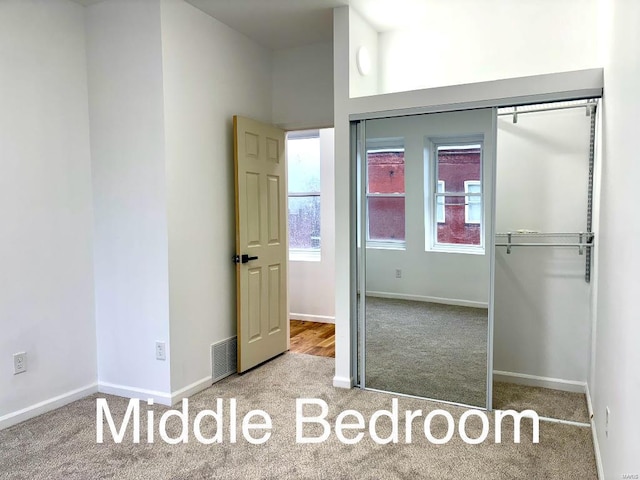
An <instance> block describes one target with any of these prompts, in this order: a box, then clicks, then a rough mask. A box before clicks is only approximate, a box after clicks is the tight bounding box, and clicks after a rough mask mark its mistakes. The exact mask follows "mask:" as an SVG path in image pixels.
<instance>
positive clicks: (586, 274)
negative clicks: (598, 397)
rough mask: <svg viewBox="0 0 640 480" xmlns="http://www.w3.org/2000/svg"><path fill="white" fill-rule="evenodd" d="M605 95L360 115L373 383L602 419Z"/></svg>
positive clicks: (363, 326)
mask: <svg viewBox="0 0 640 480" xmlns="http://www.w3.org/2000/svg"><path fill="white" fill-rule="evenodd" d="M597 106H598V103H597V100H596V99H584V100H571V101H565V102H556V103H548V104H537V105H532V104H529V105H518V106H511V107H501V108H482V109H475V110H466V111H457V112H444V113H425V114H420V115H408V116H402V115H398V116H393V115H390V116H389V117H388V118H379V117H378V118H372V119H366V120H361V121H357V122H353V124H352V145H353V148H352V165H353V167H354V169H353V172H354V176H355V178H356V182H355V184H354V188H353V193H354V194H353V197H352V200H353V205H354V209H355V212H354V213H355V215H354V216H355V217H356V218H357V219H358V221H357V226H356V228H355V230H356V232H355V240H356V241H355V244H356V245H355V247H354V248H355V250H354V253H355V258H356V272H354V273H355V274H356V277H357V280H356V283H357V291H356V294H355V298H353V299H352V300H353V303H354V305H355V306H356V317H357V318H356V321H354V329H355V330H356V332H357V335H356V336H355V338H356V339H357V345H355V348H354V351H355V352H356V357H357V358H356V362H355V363H356V365H357V371H356V372H355V373H356V375H355V376H356V378H357V383H358V385H359V386H361V387H363V388H368V389H373V390H380V391H386V392H390V393H393V394H402V395H410V396H418V397H423V398H428V399H433V400H440V401H446V402H450V403H455V404H461V405H470V406H475V407H481V408H487V409H492V408H496V409H503V410H504V409H510V408H513V409H516V410H524V409H534V410H536V411H537V413H538V414H539V415H540V416H541V417H546V418H552V419H557V420H563V421H571V422H577V423H587V422H588V413H587V405H586V400H585V395H584V389H585V385H586V380H587V375H588V365H589V357H590V342H591V326H592V315H591V302H592V299H591V296H592V291H591V283H590V280H591V279H590V277H591V270H592V267H593V258H592V246H593V244H594V242H595V241H596V239H597V232H594V231H593V230H594V222H593V218H592V217H593V215H592V212H593V204H594V165H595V161H596V159H595V138H596V126H597Z"/></svg>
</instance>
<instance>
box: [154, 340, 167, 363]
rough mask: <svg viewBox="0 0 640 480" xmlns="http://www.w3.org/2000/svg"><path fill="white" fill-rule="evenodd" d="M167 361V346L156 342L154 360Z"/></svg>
mask: <svg viewBox="0 0 640 480" xmlns="http://www.w3.org/2000/svg"><path fill="white" fill-rule="evenodd" d="M166 359H167V345H166V344H165V343H164V342H156V360H166Z"/></svg>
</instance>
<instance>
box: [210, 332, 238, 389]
mask: <svg viewBox="0 0 640 480" xmlns="http://www.w3.org/2000/svg"><path fill="white" fill-rule="evenodd" d="M237 352H238V343H237V337H231V338H228V339H227V340H222V341H221V342H218V343H214V344H213V345H211V371H212V376H213V383H215V382H217V381H218V380H222V379H223V378H225V377H228V376H229V375H231V374H233V373H236V371H237V358H238V357H237V355H238V354H237Z"/></svg>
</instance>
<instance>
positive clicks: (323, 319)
mask: <svg viewBox="0 0 640 480" xmlns="http://www.w3.org/2000/svg"><path fill="white" fill-rule="evenodd" d="M289 320H304V321H305V322H318V323H336V317H329V316H326V315H307V314H305V313H290V314H289Z"/></svg>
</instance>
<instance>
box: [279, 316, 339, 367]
mask: <svg viewBox="0 0 640 480" xmlns="http://www.w3.org/2000/svg"><path fill="white" fill-rule="evenodd" d="M290 322H291V323H290V325H291V334H290V336H291V348H290V351H291V352H294V353H306V354H307V355H317V356H320V357H332V358H333V357H335V356H336V348H335V347H336V344H335V342H336V337H335V325H334V324H333V323H317V322H306V321H302V320H291V321H290Z"/></svg>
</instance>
